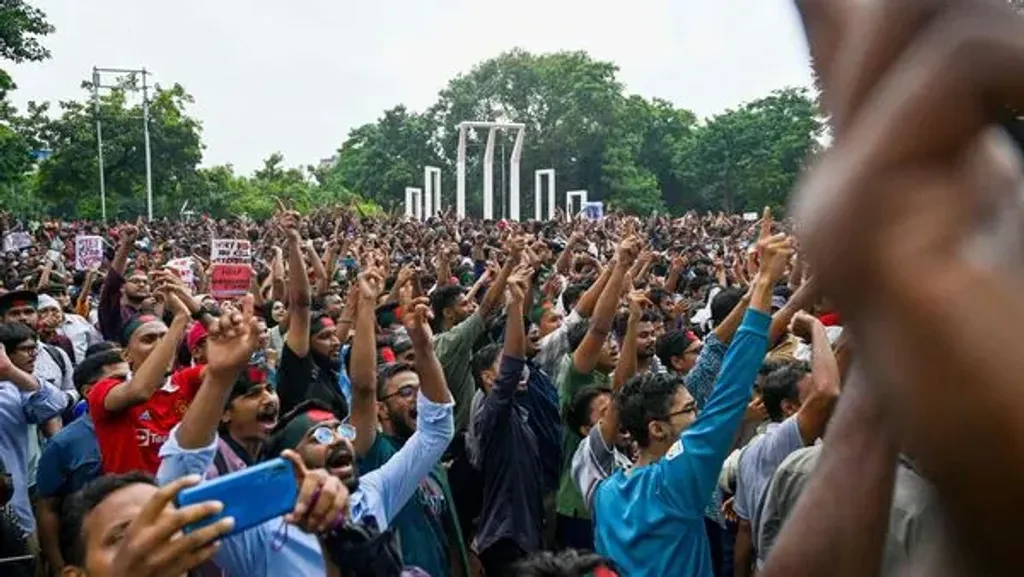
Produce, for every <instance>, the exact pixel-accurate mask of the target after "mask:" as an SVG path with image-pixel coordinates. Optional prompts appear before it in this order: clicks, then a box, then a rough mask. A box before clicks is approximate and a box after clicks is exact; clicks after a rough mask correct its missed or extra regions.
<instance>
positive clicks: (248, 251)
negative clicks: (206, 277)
mask: <svg viewBox="0 0 1024 577" xmlns="http://www.w3.org/2000/svg"><path fill="white" fill-rule="evenodd" d="M210 249H211V250H210V262H212V263H214V264H251V263H252V245H251V244H250V243H249V241H247V240H236V239H230V238H221V239H214V240H213V243H212V244H211V246H210Z"/></svg>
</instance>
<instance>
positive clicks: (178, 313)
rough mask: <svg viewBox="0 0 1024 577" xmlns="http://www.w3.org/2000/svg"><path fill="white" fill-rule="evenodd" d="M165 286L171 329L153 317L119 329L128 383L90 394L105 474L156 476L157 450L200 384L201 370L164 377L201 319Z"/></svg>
mask: <svg viewBox="0 0 1024 577" xmlns="http://www.w3.org/2000/svg"><path fill="white" fill-rule="evenodd" d="M166 286H167V290H166V292H165V294H166V297H165V298H166V302H167V303H168V307H169V309H170V310H171V312H172V314H173V315H174V317H173V320H172V321H171V325H170V327H168V326H167V325H165V324H164V323H163V321H162V320H160V319H158V318H157V317H155V316H152V315H146V314H143V315H136V316H134V317H131V318H130V319H128V321H127V322H126V323H125V324H124V326H123V327H122V335H121V343H122V345H123V346H124V356H125V359H126V360H127V361H128V364H129V365H130V367H131V376H130V378H124V377H123V376H120V375H119V376H117V377H114V378H107V379H104V380H102V381H99V382H98V383H96V384H95V385H94V386H93V387H92V388H91V389H90V391H89V397H88V400H89V414H90V415H91V416H92V419H93V422H94V425H95V427H96V438H97V440H98V442H99V445H100V453H101V455H102V456H103V472H104V473H127V472H130V471H144V472H148V473H150V474H155V473H156V470H157V467H159V466H160V457H159V451H160V447H161V446H162V445H163V444H164V442H165V441H166V440H167V435H168V433H170V431H171V428H172V427H174V425H176V424H177V423H178V422H179V421H180V420H181V418H182V416H183V415H184V414H185V410H186V409H187V408H188V406H189V404H190V403H191V402H192V400H193V399H194V398H195V396H196V392H197V391H198V389H199V386H200V384H202V374H203V367H202V366H194V367H188V368H185V369H182V370H180V371H177V372H175V373H173V374H170V375H169V376H168V374H169V371H170V369H171V366H172V365H173V363H174V355H175V352H176V351H177V349H178V345H179V344H180V343H181V339H182V338H183V336H184V334H185V329H186V327H187V326H188V323H189V320H190V318H192V317H193V316H195V317H196V318H200V316H199V314H197V313H200V312H201V310H200V309H199V306H198V303H196V302H195V301H194V300H193V299H192V298H191V296H190V295H189V294H188V292H187V289H185V288H184V287H183V286H182V285H180V284H175V283H173V282H171V281H168V284H167V285H166ZM186 302H188V303H189V304H186ZM206 322H210V321H209V320H207V321H206ZM222 406H223V405H222Z"/></svg>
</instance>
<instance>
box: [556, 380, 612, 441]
mask: <svg viewBox="0 0 1024 577" xmlns="http://www.w3.org/2000/svg"><path fill="white" fill-rule="evenodd" d="M611 394H612V390H611V389H610V388H608V387H602V386H597V385H595V386H589V387H583V388H582V389H580V390H579V391H576V394H575V395H573V396H572V399H570V400H569V402H568V403H567V404H566V405H565V406H564V407H562V421H563V422H565V425H566V426H567V427H569V430H571V431H572V432H574V433H575V432H577V431H579V430H580V429H582V428H584V427H589V426H590V425H591V424H592V423H591V422H590V406H591V405H592V404H593V403H594V399H596V398H598V397H600V396H601V395H611Z"/></svg>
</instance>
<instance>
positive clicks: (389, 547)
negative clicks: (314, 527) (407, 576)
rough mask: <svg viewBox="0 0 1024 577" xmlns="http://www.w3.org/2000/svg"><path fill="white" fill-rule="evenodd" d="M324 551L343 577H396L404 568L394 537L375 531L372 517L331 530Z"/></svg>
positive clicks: (398, 576) (389, 532)
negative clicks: (325, 550)
mask: <svg viewBox="0 0 1024 577" xmlns="http://www.w3.org/2000/svg"><path fill="white" fill-rule="evenodd" d="M324 547H325V548H326V549H327V553H328V554H329V555H330V556H331V561H333V562H334V564H335V565H336V566H337V567H338V568H339V569H340V570H341V574H342V576H343V577H400V576H401V575H402V570H403V569H404V568H405V565H404V563H403V561H402V552H401V550H400V549H399V548H398V540H397V539H395V534H394V533H393V532H392V531H391V530H390V529H388V530H385V531H380V530H378V529H377V521H376V520H375V519H374V518H373V517H369V518H366V519H364V520H362V521H360V522H358V523H346V524H344V525H342V526H340V527H337V528H335V529H334V530H332V531H331V532H330V533H328V534H327V536H326V537H325V538H324Z"/></svg>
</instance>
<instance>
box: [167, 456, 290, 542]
mask: <svg viewBox="0 0 1024 577" xmlns="http://www.w3.org/2000/svg"><path fill="white" fill-rule="evenodd" d="M298 497H299V484H298V481H296V480H295V469H294V466H293V465H292V463H291V461H288V460H285V459H282V458H280V457H278V458H276V459H273V460H271V461H267V462H265V463H260V464H259V465H254V466H252V467H249V468H247V469H243V470H241V471H236V472H234V473H231V474H228V475H224V476H223V477H218V478H216V479H213V480H212V481H209V482H204V483H200V484H199V485H196V486H195V487H189V488H187V489H184V490H183V491H181V492H180V493H178V498H177V504H178V508H181V507H187V506H189V505H195V504H198V503H204V502H206V501H220V502H221V503H224V510H223V511H221V512H220V514H218V515H215V516H213V517H207V518H206V519H203V520H202V521H199V522H196V523H193V524H191V525H188V526H186V527H185V533H190V532H192V531H195V530H196V529H201V528H203V527H206V526H207V525H211V524H213V523H216V522H217V521H218V520H220V519H223V518H224V517H234V518H235V528H234V529H233V530H232V531H231V532H230V533H228V535H235V534H237V533H241V532H243V531H245V530H247V529H251V528H252V527H255V526H257V525H259V524H260V523H264V522H266V521H269V520H271V519H274V518H277V517H280V516H281V515H284V514H286V513H290V512H291V511H292V510H293V509H294V508H295V500H296V499H298ZM226 536H227V535H226Z"/></svg>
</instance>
